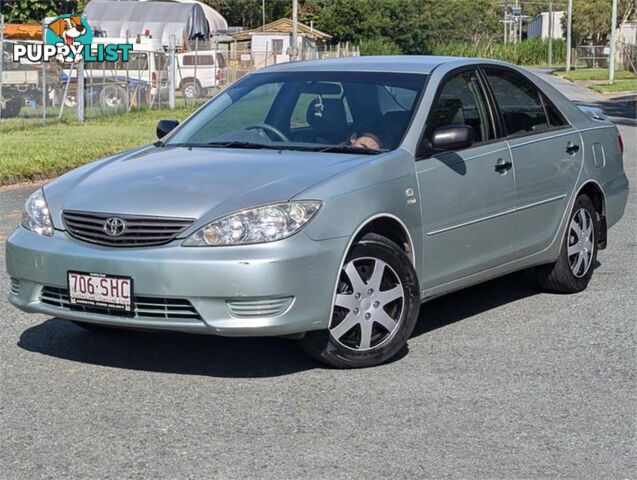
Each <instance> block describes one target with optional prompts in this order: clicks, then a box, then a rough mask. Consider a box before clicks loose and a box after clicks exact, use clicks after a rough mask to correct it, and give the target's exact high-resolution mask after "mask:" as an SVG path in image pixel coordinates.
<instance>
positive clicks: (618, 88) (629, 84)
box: [590, 79, 637, 93]
mask: <svg viewBox="0 0 637 480" xmlns="http://www.w3.org/2000/svg"><path fill="white" fill-rule="evenodd" d="M590 88H591V89H593V90H595V91H596V92H599V93H617V92H637V79H634V80H616V81H615V83H613V84H612V85H611V84H610V83H597V84H595V85H591V86H590Z"/></svg>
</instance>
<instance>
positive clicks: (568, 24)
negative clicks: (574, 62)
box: [566, 0, 573, 72]
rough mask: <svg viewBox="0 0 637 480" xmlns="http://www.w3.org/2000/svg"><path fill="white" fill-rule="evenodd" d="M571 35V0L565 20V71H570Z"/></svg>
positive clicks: (569, 0)
mask: <svg viewBox="0 0 637 480" xmlns="http://www.w3.org/2000/svg"><path fill="white" fill-rule="evenodd" d="M572 35H573V0H568V13H567V18H566V71H567V72H570V71H571V49H572V46H571V42H572Z"/></svg>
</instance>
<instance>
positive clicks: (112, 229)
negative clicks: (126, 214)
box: [104, 217, 126, 237]
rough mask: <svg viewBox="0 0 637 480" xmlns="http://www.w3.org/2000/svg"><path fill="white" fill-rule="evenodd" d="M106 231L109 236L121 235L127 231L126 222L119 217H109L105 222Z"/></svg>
mask: <svg viewBox="0 0 637 480" xmlns="http://www.w3.org/2000/svg"><path fill="white" fill-rule="evenodd" d="M104 231H105V232H106V235H108V236H109V237H119V236H121V235H123V234H124V232H125V231H126V222H124V220H122V219H121V218H117V217H111V218H107V219H106V221H105V222H104Z"/></svg>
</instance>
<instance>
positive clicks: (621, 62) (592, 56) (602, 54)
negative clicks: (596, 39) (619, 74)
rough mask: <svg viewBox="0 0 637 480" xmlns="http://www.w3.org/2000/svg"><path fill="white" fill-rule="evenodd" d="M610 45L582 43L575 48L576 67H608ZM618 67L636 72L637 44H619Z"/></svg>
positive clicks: (574, 63)
mask: <svg viewBox="0 0 637 480" xmlns="http://www.w3.org/2000/svg"><path fill="white" fill-rule="evenodd" d="M609 58H610V47H609V46H608V45H580V46H578V47H575V48H574V49H573V65H574V67H575V68H608V63H609V62H608V61H609ZM616 63H617V67H618V68H620V69H624V70H630V71H633V72H635V71H636V67H637V46H635V45H629V44H625V43H622V44H619V48H618V49H617V56H616Z"/></svg>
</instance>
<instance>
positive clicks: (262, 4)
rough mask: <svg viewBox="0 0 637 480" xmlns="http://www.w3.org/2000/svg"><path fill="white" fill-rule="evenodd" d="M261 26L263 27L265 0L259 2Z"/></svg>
mask: <svg viewBox="0 0 637 480" xmlns="http://www.w3.org/2000/svg"><path fill="white" fill-rule="evenodd" d="M261 26H262V27H265V0H261Z"/></svg>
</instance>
